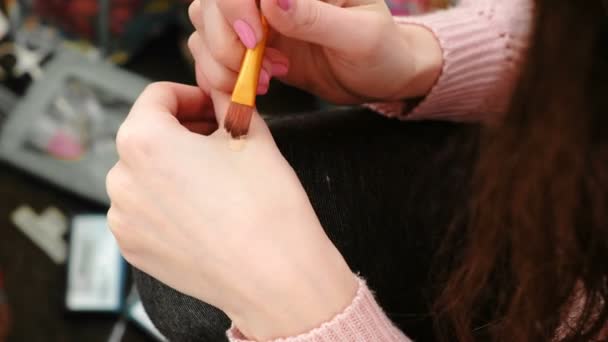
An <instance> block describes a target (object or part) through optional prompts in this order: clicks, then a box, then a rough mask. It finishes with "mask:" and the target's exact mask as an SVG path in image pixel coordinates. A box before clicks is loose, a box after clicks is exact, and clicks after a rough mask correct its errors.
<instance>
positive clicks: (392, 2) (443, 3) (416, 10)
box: [386, 0, 454, 15]
mask: <svg viewBox="0 0 608 342" xmlns="http://www.w3.org/2000/svg"><path fill="white" fill-rule="evenodd" d="M386 3H387V5H388V7H389V8H390V9H391V12H392V13H393V15H414V14H422V13H426V12H429V11H432V10H435V9H440V8H446V7H448V6H449V5H450V4H452V3H454V0H386Z"/></svg>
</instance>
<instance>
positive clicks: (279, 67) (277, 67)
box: [272, 63, 289, 77]
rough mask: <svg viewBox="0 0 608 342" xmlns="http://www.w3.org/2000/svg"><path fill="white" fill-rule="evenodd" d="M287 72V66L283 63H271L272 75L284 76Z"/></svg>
mask: <svg viewBox="0 0 608 342" xmlns="http://www.w3.org/2000/svg"><path fill="white" fill-rule="evenodd" d="M287 73H289V68H288V67H287V65H285V64H281V63H274V64H272V75H273V76H279V77H280V76H285V75H287Z"/></svg>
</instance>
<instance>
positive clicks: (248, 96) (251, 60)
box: [232, 16, 268, 107]
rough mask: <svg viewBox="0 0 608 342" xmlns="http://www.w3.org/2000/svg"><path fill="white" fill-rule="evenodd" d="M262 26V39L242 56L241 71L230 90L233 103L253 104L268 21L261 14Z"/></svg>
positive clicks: (266, 36) (264, 47)
mask: <svg viewBox="0 0 608 342" xmlns="http://www.w3.org/2000/svg"><path fill="white" fill-rule="evenodd" d="M262 28H263V29H264V37H263V38H262V41H261V42H259V43H258V45H257V46H256V47H255V48H254V49H247V52H246V53H245V58H243V63H242V64H241V71H240V72H239V77H238V78H237V80H236V85H235V86H234V91H233V92H232V102H234V103H239V104H242V105H246V106H250V107H254V106H255V97H256V95H257V90H258V82H259V80H260V70H262V60H263V59H264V51H265V50H266V41H267V40H268V23H267V22H266V18H264V16H262Z"/></svg>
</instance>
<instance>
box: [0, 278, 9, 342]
mask: <svg viewBox="0 0 608 342" xmlns="http://www.w3.org/2000/svg"><path fill="white" fill-rule="evenodd" d="M11 325H12V318H11V312H10V308H9V306H8V302H7V301H6V294H5V293H4V274H3V273H2V271H0V342H3V341H6V339H7V337H8V334H9V333H10V330H11Z"/></svg>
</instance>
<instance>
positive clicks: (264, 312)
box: [107, 83, 357, 340]
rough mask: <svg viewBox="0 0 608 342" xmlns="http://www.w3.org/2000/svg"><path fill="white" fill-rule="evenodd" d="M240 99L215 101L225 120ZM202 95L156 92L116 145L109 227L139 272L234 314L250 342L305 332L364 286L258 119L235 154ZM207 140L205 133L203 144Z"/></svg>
mask: <svg viewBox="0 0 608 342" xmlns="http://www.w3.org/2000/svg"><path fill="white" fill-rule="evenodd" d="M228 101H229V98H228V96H227V95H226V94H221V93H217V92H216V93H214V98H213V102H214V103H215V108H216V109H217V113H225V112H226V107H227V105H228V103H229V102H228ZM218 120H221V118H216V117H215V115H214V113H213V110H212V102H211V99H210V98H209V97H208V96H207V95H205V94H204V93H203V92H202V91H201V90H200V89H198V88H196V87H188V86H183V85H176V84H170V83H159V84H155V85H152V86H150V87H149V88H148V89H147V90H146V91H145V92H144V93H143V94H142V95H141V97H140V98H139V100H138V101H137V103H136V104H135V106H134V108H133V109H132V111H131V113H130V114H129V116H128V118H127V119H126V121H125V123H124V124H123V125H122V127H121V128H120V131H119V133H118V137H117V146H118V152H119V155H120V161H119V162H118V163H117V164H116V166H115V167H114V168H113V169H112V170H111V171H110V173H109V174H108V177H107V191H108V194H109V196H110V198H111V200H112V206H111V208H110V210H109V212H108V221H109V225H110V227H111V229H112V232H113V233H114V235H115V237H116V239H117V241H118V243H119V245H120V247H121V250H122V252H123V254H124V257H125V258H126V259H127V260H128V261H129V262H130V263H131V264H133V265H134V266H135V267H137V268H139V269H141V270H142V271H144V272H146V273H148V274H150V275H152V276H154V277H156V278H157V279H159V280H160V281H162V282H164V283H166V284H167V285H169V286H171V287H173V288H175V289H177V290H178V291H181V292H183V293H185V294H187V295H190V296H193V297H196V298H198V299H200V300H203V301H205V302H207V303H210V304H212V305H214V306H217V307H219V308H220V309H222V310H224V311H225V312H226V313H227V314H228V315H229V316H230V318H232V319H233V321H234V323H235V324H236V326H237V327H238V328H239V329H240V330H241V331H242V332H243V333H244V334H245V335H246V336H248V337H250V338H253V339H257V340H267V339H270V338H276V337H280V336H288V335H293V334H298V333H302V332H305V331H308V330H309V329H312V328H314V327H316V326H318V325H319V324H320V323H322V322H324V321H326V320H329V319H330V318H332V317H333V316H334V315H335V314H337V313H338V312H340V311H341V310H343V309H344V308H345V307H346V306H347V305H348V304H349V303H350V301H351V300H352V298H353V297H354V293H355V291H356V286H357V284H356V280H355V278H354V276H353V274H352V273H351V271H350V269H349V268H348V266H347V264H346V263H345V261H344V259H343V258H342V256H341V255H340V253H339V252H338V251H337V249H336V248H335V247H334V245H333V244H332V243H331V241H330V240H329V239H328V237H327V236H326V234H325V232H324V231H323V229H322V227H321V225H320V223H319V221H318V219H317V217H316V215H315V213H314V211H313V209H312V207H311V205H310V202H309V200H308V197H307V195H306V193H305V192H304V190H303V188H302V186H301V184H300V182H299V180H298V178H297V177H296V175H295V173H294V171H293V170H292V168H291V167H290V166H289V164H288V163H287V162H286V161H285V159H284V158H283V156H282V155H281V153H280V152H279V150H278V149H277V147H276V145H275V143H274V140H273V138H272V136H271V135H270V132H269V130H268V127H267V126H266V124H265V123H264V121H263V120H262V119H261V118H260V117H259V116H258V115H257V114H255V115H254V118H253V120H252V125H251V130H250V133H249V135H248V138H247V141H246V145H245V147H244V149H243V150H241V151H238V152H237V151H234V150H233V149H231V147H230V144H229V141H230V139H229V137H228V134H227V133H226V132H224V131H223V130H218V131H216V132H215V133H213V134H211V135H209V134H210V133H211V132H213V131H214V130H215V129H216V128H217V123H216V121H218ZM197 133H201V134H197Z"/></svg>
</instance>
